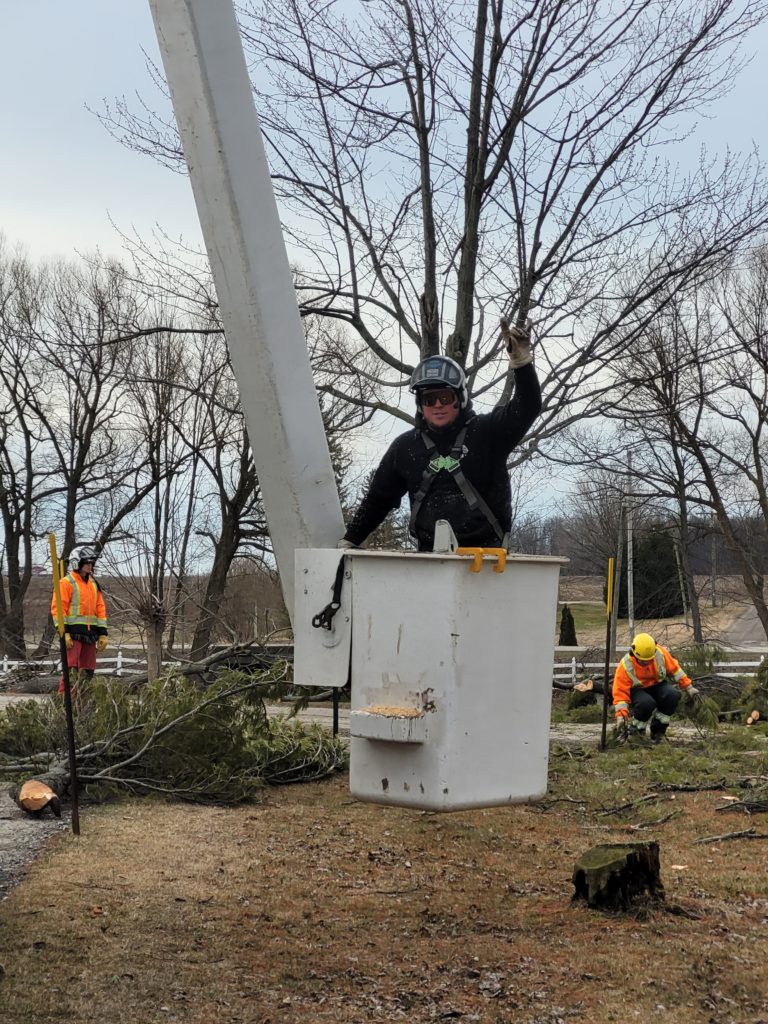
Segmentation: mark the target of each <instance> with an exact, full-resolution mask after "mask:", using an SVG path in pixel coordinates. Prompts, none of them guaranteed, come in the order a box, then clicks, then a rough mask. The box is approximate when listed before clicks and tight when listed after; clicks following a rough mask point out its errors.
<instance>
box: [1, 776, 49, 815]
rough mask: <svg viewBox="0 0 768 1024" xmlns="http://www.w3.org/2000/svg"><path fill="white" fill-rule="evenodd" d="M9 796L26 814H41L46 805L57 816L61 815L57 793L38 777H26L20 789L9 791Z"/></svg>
mask: <svg viewBox="0 0 768 1024" xmlns="http://www.w3.org/2000/svg"><path fill="white" fill-rule="evenodd" d="M11 796H12V797H13V799H14V800H15V801H16V803H17V804H18V805H19V807H21V809H22V810H23V811H26V812H27V814H37V815H39V814H42V812H43V811H44V810H45V809H46V807H47V808H49V810H51V811H52V812H53V813H54V814H55V815H56V817H57V818H60V817H61V802H60V800H59V797H58V794H57V793H55V792H54V791H53V790H52V789H51V787H50V786H49V785H47V784H46V783H45V782H41V781H40V779H27V781H26V782H25V783H24V785H23V786H22V787H21V789H19V790H18V791H17V792H16V791H13V792H11Z"/></svg>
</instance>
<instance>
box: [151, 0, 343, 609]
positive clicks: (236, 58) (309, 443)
mask: <svg viewBox="0 0 768 1024" xmlns="http://www.w3.org/2000/svg"><path fill="white" fill-rule="evenodd" d="M150 7H151V10H152V16H153V18H154V22H155V29H156V32H157V38H158V42H159V44H160V52H161V54H162V59H163V66H164V68H165V74H166V78H167V81H168V87H169V89H170V93H171V99H172V101H173V108H174V112H175V114H176V122H177V124H178V128H179V135H180V137H181V143H182V147H183V149H184V156H185V158H186V161H187V166H188V168H189V176H190V180H191V182H192V190H193V192H194V196H195V202H196V205H197V210H198V215H199V217H200V225H201V228H202V232H203V238H204V239H205V245H206V249H207V251H208V258H209V260H210V265H211V271H212V273H213V279H214V282H215V285H216V294H217V296H218V300H219V305H220V308H221V316H222V320H223V323H224V332H225V334H226V339H227V346H228V348H229V354H230V358H231V360H232V366H233V368H234V371H235V376H236V378H237V381H238V385H239V388H240V400H241V403H242V406H243V412H244V414H245V421H246V425H247V427H248V435H249V437H250V440H251V445H252V447H253V458H254V462H255V465H256V472H257V473H258V477H259V484H260V486H261V492H262V495H263V498H264V507H265V510H266V515H267V522H268V525H269V532H270V535H271V537H272V543H273V546H274V551H275V558H276V559H277V566H278V569H279V571H280V580H281V584H282V588H283V595H284V597H285V603H286V607H287V608H288V613H289V615H291V618H293V604H294V601H293V586H294V552H295V550H296V549H297V548H307V547H314V548H329V547H330V548H332V547H335V545H336V542H337V541H338V539H339V538H340V537H341V536H342V534H343V533H344V522H343V519H342V514H341V505H340V502H339V495H338V490H337V487H336V483H335V480H334V476H333V470H332V467H331V459H330V455H329V452H328V444H327V441H326V437H325V429H324V427H323V422H322V417H321V415H320V406H319V403H318V401H317V396H316V392H315V387H314V383H313V380H312V373H311V369H310V364H309V356H308V354H307V347H306V342H305V339H304V332H303V330H302V326H301V319H300V316H299V311H298V307H297V304H296V295H295V291H294V286H293V277H292V274H291V269H290V266H289V263H288V256H287V253H286V249H285V242H284V240H283V234H282V229H281V226H280V221H279V218H278V212H277V205H276V203H275V197H274V193H273V191H272V182H271V179H270V175H269V167H268V164H267V158H266V154H265V152H264V144H263V142H262V137H261V129H260V127H259V121H258V117H257V114H256V110H255V108H254V105H253V95H252V92H251V83H250V80H249V78H248V71H247V68H246V64H245V57H244V55H243V49H242V45H241V42H240V34H239V30H238V26H237V21H236V18H235V14H234V10H233V6H232V2H231V0H150Z"/></svg>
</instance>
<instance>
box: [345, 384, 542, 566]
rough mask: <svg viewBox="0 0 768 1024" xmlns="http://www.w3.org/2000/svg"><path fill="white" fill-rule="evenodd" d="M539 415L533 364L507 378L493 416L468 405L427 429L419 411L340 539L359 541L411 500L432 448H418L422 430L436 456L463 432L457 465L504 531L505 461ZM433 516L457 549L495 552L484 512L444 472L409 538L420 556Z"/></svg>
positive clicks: (507, 515)
mask: <svg viewBox="0 0 768 1024" xmlns="http://www.w3.org/2000/svg"><path fill="white" fill-rule="evenodd" d="M540 412H541V389H540V387H539V380H538V377H537V376H536V371H535V370H534V368H533V364H529V365H528V366H524V367H522V368H521V369H519V370H517V371H516V373H515V393H514V395H513V397H512V401H511V402H509V404H508V405H506V406H500V407H498V408H496V409H494V410H493V412H489V413H482V414H480V415H477V414H475V413H474V412H473V410H472V406H471V405H470V406H469V407H468V408H467V409H464V410H462V412H461V413H460V414H459V416H458V418H457V419H456V420H455V422H454V423H452V424H451V425H450V427H447V428H444V429H443V430H439V431H436V430H429V429H428V428H427V425H426V423H425V421H424V419H423V418H422V416H421V414H420V413H419V414H418V416H417V418H416V427H415V429H413V430H408V431H406V433H404V434H401V435H400V436H399V437H397V438H395V440H394V441H393V442H392V444H391V445H390V446H389V448H388V450H387V452H386V454H385V455H384V457H383V459H382V460H381V463H380V464H379V468H378V469H377V470H376V472H375V473H374V475H373V480H372V481H371V486H370V488H369V490H368V493H367V494H366V495H365V497H364V498H363V500H362V502H361V503H360V507H359V508H358V510H357V512H356V513H355V515H354V517H353V518H352V521H351V522H350V524H349V527H348V528H347V532H346V534H345V537H346V539H347V540H349V541H351V542H352V543H353V544H362V543H363V541H364V540H365V538H366V537H367V536H368V535H369V534H370V533H372V532H373V530H375V529H376V527H377V526H378V525H379V524H380V523H381V522H382V521H383V520H384V518H385V517H386V515H387V513H388V512H390V511H392V509H395V508H397V507H398V506H399V505H400V501H401V500H402V497H403V495H404V494H405V493H406V492H407V494H408V497H409V499H410V501H411V503H413V499H414V496H415V495H416V494H417V493H418V491H419V488H420V485H421V482H422V478H423V476H424V471H425V470H426V468H427V465H428V463H429V461H430V459H431V458H433V456H434V454H435V452H434V450H433V451H432V452H430V451H429V450H428V448H427V445H425V443H424V438H423V437H422V431H424V432H427V433H428V435H429V437H430V438H431V439H432V440H433V441H434V443H435V445H436V448H437V451H438V452H439V453H440V455H448V454H450V451H451V448H452V447H453V444H454V441H455V440H456V437H457V435H458V434H459V432H460V431H461V430H462V428H463V427H466V434H465V436H464V454H463V456H462V458H461V468H462V471H463V473H464V476H465V477H466V478H467V480H468V481H469V482H470V483H471V484H472V486H473V487H474V488H475V490H476V491H477V492H478V493H479V494H480V495H481V496H482V498H483V499H484V500H485V501H486V503H487V504H488V506H489V507H490V509H491V510H492V512H493V514H494V515H495V516H496V518H497V520H498V521H499V523H500V525H501V528H502V530H503V531H504V532H505V533H506V532H507V531H508V530H509V529H510V526H511V524H512V493H511V488H510V483H509V473H508V472H507V456H508V455H509V453H510V452H511V451H512V449H513V448H514V447H515V446H516V445H518V444H519V443H520V441H521V440H522V439H523V437H524V436H525V434H526V432H527V430H528V429H529V427H530V426H531V424H532V423H533V421H534V420H535V419H536V417H537V416H538V415H539V413H540ZM438 519H447V520H448V522H449V523H450V524H451V527H452V528H453V532H454V533H455V534H456V538H457V540H458V541H459V543H460V544H462V545H467V546H473V545H474V546H482V547H496V546H498V544H499V540H498V538H497V536H496V533H495V532H494V530H493V528H492V527H491V525H490V523H489V521H488V519H487V518H486V516H485V515H484V513H483V512H482V511H481V510H480V509H479V508H475V509H474V510H472V509H470V507H469V505H468V503H467V499H466V498H465V497H464V495H463V494H462V493H461V491H460V490H459V488H458V485H457V483H456V481H455V480H454V479H453V477H452V476H451V474H450V473H449V472H447V471H446V470H440V472H439V473H438V474H437V476H435V477H434V479H433V481H432V484H431V487H430V489H429V491H428V493H427V495H426V497H425V498H424V500H423V502H422V504H421V508H420V510H419V514H418V517H417V519H416V524H415V525H416V530H415V536H416V539H417V541H418V545H419V550H420V551H431V550H432V543H433V539H434V534H435V523H436V522H437V520H438Z"/></svg>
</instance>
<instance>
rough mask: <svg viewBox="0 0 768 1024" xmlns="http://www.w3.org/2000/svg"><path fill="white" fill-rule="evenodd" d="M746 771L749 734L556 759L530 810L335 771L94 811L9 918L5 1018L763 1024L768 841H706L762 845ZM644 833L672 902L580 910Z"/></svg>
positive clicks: (765, 758)
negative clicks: (673, 787)
mask: <svg viewBox="0 0 768 1024" xmlns="http://www.w3.org/2000/svg"><path fill="white" fill-rule="evenodd" d="M747 777H749V778H750V779H751V780H753V782H757V783H760V784H762V785H765V784H766V783H768V750H767V749H766V739H765V736H760V735H755V734H752V733H751V732H750V731H748V730H747V729H745V728H741V727H733V728H731V729H730V730H723V731H721V732H720V733H718V738H717V740H716V742H714V743H712V742H704V741H702V742H701V743H697V744H693V745H685V746H682V745H681V746H677V745H675V744H674V742H673V743H670V744H668V745H664V746H663V747H661V748H651V749H648V748H640V749H634V748H633V749H628V748H619V749H615V750H609V751H608V752H607V753H605V754H598V753H597V752H596V751H595V750H594V749H586V748H584V749H575V750H574V749H569V750H559V751H558V750H555V751H554V752H553V755H552V758H551V781H550V791H549V793H548V796H547V797H546V799H545V800H543V801H541V802H540V803H538V804H536V805H531V806H517V807H511V808H493V809H487V810H480V811H474V812H462V813H456V814H450V815H442V816H441V815H435V814H431V813H419V812H414V811H406V810H403V809H396V808H381V807H376V806H369V805H364V804H360V803H357V802H355V801H353V800H352V799H351V798H350V796H349V794H348V791H347V786H346V780H345V779H344V778H343V777H337V778H336V779H334V780H332V781H329V782H325V783H313V784H308V785H303V786H295V787H290V788H284V789H274V790H269V791H265V793H264V797H263V799H262V800H261V801H260V802H259V803H258V804H255V805H249V806H243V807H240V808H237V809H234V810H232V809H230V810H224V809H220V808H215V807H186V806H183V805H178V804H162V803H157V802H150V801H131V802H123V803H120V804H115V805H111V806H106V807H101V808H97V809H93V810H87V811H86V813H85V814H84V816H83V822H82V825H83V832H82V836H81V837H80V839H78V840H75V839H74V838H72V837H66V838H65V839H63V840H59V841H58V842H57V843H56V844H55V845H53V846H51V847H50V848H49V849H48V850H47V852H46V854H45V855H44V856H43V857H42V858H40V859H39V860H38V861H37V862H36V863H35V864H34V865H33V867H32V868H31V870H30V872H29V874H28V876H27V878H26V880H25V881H24V882H23V883H22V884H21V885H20V886H19V887H17V888H16V889H15V890H13V891H12V893H11V895H10V897H9V898H8V900H7V901H6V902H5V903H3V904H1V905H0V950H2V954H0V962H1V963H2V969H0V1021H2V1022H3V1024H48V1022H54V1021H56V1022H61V1021H65V1022H71V1024H90V1022H97V1021H98V1022H104V1021H110V1020H112V1021H135V1022H137V1024H154V1022H160V1021H184V1022H189V1024H235V1022H248V1024H251V1022H252V1024H278V1022H281V1024H282V1022H285V1024H293V1022H300V1021H301V1022H311V1024H314V1022H318V1024H322V1022H334V1024H335V1022H350V1024H351V1022H360V1024H363V1022H365V1024H367V1022H370V1021H401V1020H402V1021H409V1022H412V1024H414V1022H415V1024H420V1022H427V1021H441V1020H458V1021H460V1022H470V1021H479V1022H483V1024H484V1022H488V1024H502V1022H520V1024H558V1022H571V1021H578V1022H585V1024H586V1022H590V1024H601V1022H604V1021H605V1022H607V1021H617V1022H624V1024H626V1022H627V1021H632V1020H638V1021H648V1020H654V1021H656V1020H666V1021H670V1022H675V1024H692V1022H697V1024H698V1022H701V1024H704V1022H707V1024H731V1022H735V1024H742V1022H743V1024H747V1022H748V1024H758V1022H762V1024H768V976H767V975H766V971H765V963H766V960H767V959H768V875H766V871H765V864H766V857H767V856H768V838H756V839H747V838H742V839H730V840H727V839H722V840H720V841H718V842H714V843H701V842H699V840H701V839H705V838H707V837H712V836H722V835H723V834H725V833H731V832H736V831H741V830H744V829H747V828H750V827H755V828H756V830H757V832H758V833H760V834H764V835H768V821H765V822H764V821H762V820H760V818H759V817H757V816H755V817H754V818H748V817H746V816H745V815H744V813H743V812H742V813H729V812H728V811H721V810H720V808H721V807H727V806H729V805H730V804H733V802H734V801H733V800H730V801H729V800H727V799H726V797H727V796H729V795H730V796H737V797H739V798H743V797H744V796H745V794H746V793H748V792H750V791H749V790H745V789H744V788H743V786H740V785H739V783H740V781H742V780H744V779H746V778H747ZM722 779H725V780H726V783H727V785H728V786H729V787H730V788H729V789H727V790H725V791H724V790H722V789H716V788H712V789H702V790H700V791H693V792H683V791H667V790H663V789H659V788H657V787H658V784H659V783H661V782H675V783H685V782H688V783H693V784H696V785H699V786H706V785H711V786H713V787H714V786H717V785H719V784H720V780H722ZM760 780H762V782H760ZM643 798H648V799H643ZM627 838H632V839H646V838H647V839H651V838H653V839H656V840H658V841H659V843H660V845H661V863H662V878H663V881H664V883H665V885H666V888H667V901H666V905H667V909H666V910H665V909H661V908H658V909H653V910H645V911H643V912H642V913H638V914H632V915H624V914H604V913H600V912H596V911H591V910H588V909H587V908H586V907H585V906H584V905H580V904H573V903H571V894H572V891H573V890H572V884H571V873H572V869H573V864H574V861H575V859H576V857H577V856H578V855H579V854H580V853H582V852H583V851H584V850H586V849H587V848H589V847H590V846H592V845H594V844H596V843H602V842H611V841H622V840H626V839H627Z"/></svg>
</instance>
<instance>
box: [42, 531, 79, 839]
mask: <svg viewBox="0 0 768 1024" xmlns="http://www.w3.org/2000/svg"><path fill="white" fill-rule="evenodd" d="M48 540H49V542H50V546H51V562H52V563H53V593H54V596H55V598H56V626H57V628H58V631H59V650H60V651H61V678H62V680H63V682H64V716H65V718H66V723H67V748H68V753H69V789H70V793H71V796H72V833H73V835H76V836H79V835H80V807H79V804H78V798H77V758H76V757H75V722H74V718H73V716H72V687H71V685H70V681H69V665H68V664H67V641H66V637H65V630H64V610H63V608H62V604H61V573H60V566H59V559H58V556H57V554H56V537H55V535H54V534H52V533H51V534H49V535H48Z"/></svg>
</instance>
